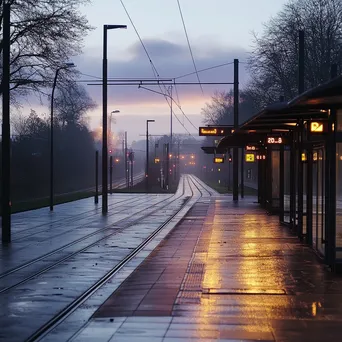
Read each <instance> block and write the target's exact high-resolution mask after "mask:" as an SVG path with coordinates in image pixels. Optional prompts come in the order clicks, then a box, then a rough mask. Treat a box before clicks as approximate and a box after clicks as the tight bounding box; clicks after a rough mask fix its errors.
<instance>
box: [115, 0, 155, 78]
mask: <svg viewBox="0 0 342 342" xmlns="http://www.w3.org/2000/svg"><path fill="white" fill-rule="evenodd" d="M120 2H121V5H122V7H123V8H124V10H125V12H126V14H127V17H128V19H129V21H130V22H131V24H132V26H133V28H134V31H135V33H136V34H137V36H138V38H139V40H140V43H141V45H142V47H143V49H144V50H145V53H146V55H147V57H148V60H149V62H150V64H151V67H152V70H153V73H154V75H155V76H156V77H159V74H158V71H157V69H156V67H155V66H154V64H153V62H152V59H151V57H150V55H149V53H148V51H147V49H146V46H145V44H144V42H143V41H142V39H141V37H140V34H139V32H138V30H137V28H136V27H135V25H134V23H133V20H132V18H131V16H130V15H129V13H128V11H127V8H126V6H125V4H124V3H123V1H122V0H120Z"/></svg>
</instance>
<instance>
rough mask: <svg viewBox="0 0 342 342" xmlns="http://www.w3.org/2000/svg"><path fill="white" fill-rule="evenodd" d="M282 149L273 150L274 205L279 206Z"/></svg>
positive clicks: (274, 206)
mask: <svg viewBox="0 0 342 342" xmlns="http://www.w3.org/2000/svg"><path fill="white" fill-rule="evenodd" d="M279 170H280V151H272V207H273V208H279V190H280V179H279V176H280V172H279Z"/></svg>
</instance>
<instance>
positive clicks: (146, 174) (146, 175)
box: [145, 120, 155, 192]
mask: <svg viewBox="0 0 342 342" xmlns="http://www.w3.org/2000/svg"><path fill="white" fill-rule="evenodd" d="M149 122H155V120H146V173H145V178H146V192H148V123H149Z"/></svg>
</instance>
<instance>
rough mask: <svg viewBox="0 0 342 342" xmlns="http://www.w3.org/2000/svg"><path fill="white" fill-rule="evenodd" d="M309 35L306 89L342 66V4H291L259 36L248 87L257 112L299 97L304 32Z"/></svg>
mask: <svg viewBox="0 0 342 342" xmlns="http://www.w3.org/2000/svg"><path fill="white" fill-rule="evenodd" d="M299 30H304V31H305V57H306V58H305V86H306V89H308V88H311V87H315V86H317V85H318V84H320V83H322V82H324V81H327V80H328V79H329V77H330V73H329V70H330V66H331V64H332V63H337V64H338V65H339V66H340V67H341V66H342V59H341V57H342V40H341V38H342V2H341V1H340V0H296V1H290V2H289V3H288V4H286V5H285V6H284V8H283V10H282V11H281V12H279V13H278V15H277V16H276V17H274V18H272V19H271V20H270V21H269V22H268V23H266V24H265V29H264V32H263V34H262V36H261V37H258V36H257V35H256V34H255V35H254V43H255V48H254V51H253V52H252V53H251V56H250V58H249V71H250V74H251V78H252V80H251V82H250V84H249V86H248V88H247V91H248V92H249V94H250V96H251V97H253V99H254V101H255V103H256V105H257V107H263V106H265V105H267V104H269V103H270V102H274V101H277V100H278V99H279V96H281V95H283V96H285V99H290V98H292V97H294V96H295V95H296V94H297V92H298V86H297V84H298V81H297V79H298V77H297V74H298V31H299Z"/></svg>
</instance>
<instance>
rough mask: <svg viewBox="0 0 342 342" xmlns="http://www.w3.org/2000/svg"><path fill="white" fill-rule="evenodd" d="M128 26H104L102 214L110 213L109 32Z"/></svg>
mask: <svg viewBox="0 0 342 342" xmlns="http://www.w3.org/2000/svg"><path fill="white" fill-rule="evenodd" d="M126 28H127V26H126V25H103V59H102V213H103V214H106V213H107V212H108V136H107V133H108V132H107V123H108V122H107V120H108V119H107V76H108V75H107V30H114V29H126Z"/></svg>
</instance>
